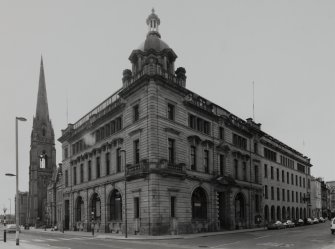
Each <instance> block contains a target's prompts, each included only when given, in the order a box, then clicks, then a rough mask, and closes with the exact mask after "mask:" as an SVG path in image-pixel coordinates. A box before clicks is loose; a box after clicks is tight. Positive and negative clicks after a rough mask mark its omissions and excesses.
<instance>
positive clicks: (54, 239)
mask: <svg viewBox="0 0 335 249" xmlns="http://www.w3.org/2000/svg"><path fill="white" fill-rule="evenodd" d="M46 240H47V241H59V240H58V239H46Z"/></svg>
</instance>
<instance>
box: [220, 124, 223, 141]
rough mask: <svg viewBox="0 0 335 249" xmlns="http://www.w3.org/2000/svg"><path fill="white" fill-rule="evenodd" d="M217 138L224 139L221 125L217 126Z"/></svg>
mask: <svg viewBox="0 0 335 249" xmlns="http://www.w3.org/2000/svg"><path fill="white" fill-rule="evenodd" d="M219 138H220V139H221V140H223V139H224V129H223V127H219Z"/></svg>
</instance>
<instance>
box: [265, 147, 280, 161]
mask: <svg viewBox="0 0 335 249" xmlns="http://www.w3.org/2000/svg"><path fill="white" fill-rule="evenodd" d="M264 157H265V158H266V159H269V160H271V161H274V162H276V161H277V153H276V152H274V151H272V150H269V149H268V148H264Z"/></svg>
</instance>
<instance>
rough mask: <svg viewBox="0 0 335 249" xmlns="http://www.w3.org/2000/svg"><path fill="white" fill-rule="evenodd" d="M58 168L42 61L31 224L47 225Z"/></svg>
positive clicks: (31, 180)
mask: <svg viewBox="0 0 335 249" xmlns="http://www.w3.org/2000/svg"><path fill="white" fill-rule="evenodd" d="M55 168H56V150H55V135H54V131H53V128H52V123H51V120H50V118H49V110H48V99H47V92H46V85H45V76H44V67H43V60H42V58H41V66H40V78H39V85H38V95H37V105H36V115H35V117H34V121H33V129H32V132H31V145H30V166H29V196H28V221H27V222H28V223H29V224H31V225H36V226H40V225H44V224H45V223H46V203H47V199H46V198H47V186H48V184H49V181H50V180H51V176H52V172H53V171H54V169H55Z"/></svg>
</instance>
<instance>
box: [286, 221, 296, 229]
mask: <svg viewBox="0 0 335 249" xmlns="http://www.w3.org/2000/svg"><path fill="white" fill-rule="evenodd" d="M284 225H285V227H286V228H288V227H295V224H294V222H292V221H291V220H287V221H286V222H284Z"/></svg>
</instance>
